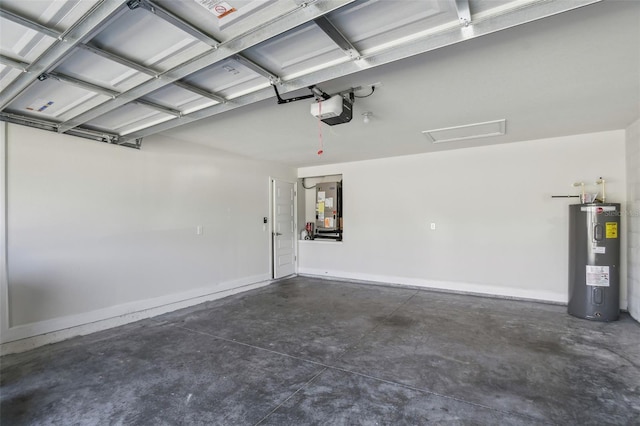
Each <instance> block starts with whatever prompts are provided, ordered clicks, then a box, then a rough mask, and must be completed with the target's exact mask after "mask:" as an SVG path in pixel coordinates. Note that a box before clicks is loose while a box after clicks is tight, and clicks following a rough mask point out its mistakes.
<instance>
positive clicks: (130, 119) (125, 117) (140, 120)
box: [85, 102, 176, 136]
mask: <svg viewBox="0 0 640 426" xmlns="http://www.w3.org/2000/svg"><path fill="white" fill-rule="evenodd" d="M174 118H176V117H175V116H174V115H171V114H167V113H163V112H160V111H158V110H156V109H153V108H151V107H148V106H145V105H140V104H138V103H135V102H131V103H129V104H126V105H124V106H121V107H119V108H116V109H114V110H113V111H110V112H108V113H106V114H104V115H101V116H100V117H98V118H96V119H94V120H92V121H90V122H88V123H86V126H85V127H87V128H90V129H95V130H99V131H103V132H112V133H113V132H115V133H117V134H119V135H120V136H124V135H127V134H129V133H132V132H135V131H138V130H140V129H143V128H145V127H149V126H153V125H156V124H160V123H163V122H165V121H168V120H171V119H174Z"/></svg>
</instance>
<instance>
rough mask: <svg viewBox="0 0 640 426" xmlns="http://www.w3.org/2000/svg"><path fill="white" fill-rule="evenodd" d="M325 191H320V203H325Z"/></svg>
mask: <svg viewBox="0 0 640 426" xmlns="http://www.w3.org/2000/svg"><path fill="white" fill-rule="evenodd" d="M324 197H325V195H324V191H318V202H321V201H324Z"/></svg>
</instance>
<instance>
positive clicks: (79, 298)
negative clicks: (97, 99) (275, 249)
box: [7, 125, 296, 337]
mask: <svg viewBox="0 0 640 426" xmlns="http://www.w3.org/2000/svg"><path fill="white" fill-rule="evenodd" d="M8 127H9V129H8V147H7V148H8V149H7V162H8V163H7V164H8V170H7V172H8V179H7V184H8V277H9V279H8V292H9V303H8V310H9V318H10V326H11V327H21V326H24V325H25V324H33V323H38V324H40V323H42V322H46V321H49V320H52V319H59V318H73V320H70V321H66V322H65V321H61V322H60V321H59V322H58V323H59V324H64V325H65V326H71V325H77V324H74V323H77V322H82V321H83V318H86V319H87V321H89V320H99V319H103V318H101V317H103V316H108V315H110V314H114V313H118V314H119V313H122V314H125V313H129V312H131V311H135V310H136V309H137V308H136V306H138V305H136V302H138V301H142V300H147V301H149V300H151V301H154V302H153V303H150V304H149V303H147V304H146V305H144V306H145V307H147V308H151V307H153V305H154V304H159V303H170V302H175V301H176V300H173V299H172V297H173V296H172V295H176V294H177V295H181V296H180V297H183V298H187V297H199V296H202V295H203V294H206V293H207V292H209V293H213V292H215V291H219V290H221V289H222V287H224V289H229V288H233V287H237V286H239V285H247V284H249V283H252V282H257V281H261V280H265V279H270V277H271V275H270V267H271V266H270V265H271V263H270V258H269V253H270V241H271V237H270V228H269V226H266V225H264V224H263V217H265V216H267V217H268V216H269V178H270V177H274V178H281V179H286V180H289V181H294V180H295V178H296V174H295V170H294V169H292V168H289V167H285V166H281V165H277V164H273V163H263V162H258V161H253V160H248V159H244V158H241V157H237V156H233V155H229V154H224V153H222V152H218V151H215V150H212V149H210V148H207V147H203V146H199V145H195V144H189V143H186V142H182V141H177V140H171V139H168V138H163V137H159V136H156V137H149V138H145V140H144V141H143V146H142V150H140V151H138V150H134V149H129V148H123V147H117V146H110V145H107V144H102V143H98V142H93V141H89V140H84V139H80V138H74V137H70V136H66V135H58V134H55V133H50V132H43V131H39V130H35V129H31V128H27V127H23V126H17V125H9V126H8ZM199 230H200V231H201V232H200V233H199ZM114 306H118V307H122V309H119V310H111V311H110V309H111V308H112V307H114ZM96 312H100V315H98V317H95V315H94V316H92V315H90V313H96ZM83 315H84V316H83ZM61 326H62V325H61ZM36 328H37V329H39V330H46V329H47V327H40V328H38V327H36ZM25 333H26V334H29V333H28V332H25ZM25 333H22V334H25ZM17 337H28V336H17Z"/></svg>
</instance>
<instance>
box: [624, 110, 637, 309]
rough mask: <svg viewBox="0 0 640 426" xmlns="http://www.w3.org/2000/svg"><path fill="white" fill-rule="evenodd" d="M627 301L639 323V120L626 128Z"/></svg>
mask: <svg viewBox="0 0 640 426" xmlns="http://www.w3.org/2000/svg"><path fill="white" fill-rule="evenodd" d="M626 135H627V144H626V158H627V200H628V207H627V211H628V213H629V214H628V225H627V226H628V228H629V232H628V256H629V267H628V279H627V282H628V286H629V292H628V299H629V302H628V303H629V313H630V314H631V316H633V318H635V319H636V320H638V321H640V119H639V120H637V121H636V122H635V123H633V124H632V125H631V126H629V127H628V128H627V132H626Z"/></svg>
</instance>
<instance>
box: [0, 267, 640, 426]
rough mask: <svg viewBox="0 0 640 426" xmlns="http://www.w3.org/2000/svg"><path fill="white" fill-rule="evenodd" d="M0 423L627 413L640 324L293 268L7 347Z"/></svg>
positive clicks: (294, 421) (582, 418) (634, 401)
mask: <svg viewBox="0 0 640 426" xmlns="http://www.w3.org/2000/svg"><path fill="white" fill-rule="evenodd" d="M1 361H2V366H1V386H2V387H1V406H0V409H1V412H0V423H1V424H2V425H23V424H43V425H47V424H64V425H70V424H136V425H138V424H148V425H164V424H167V425H169V424H170V425H177V424H183V425H187V424H206V425H212V424H221V425H229V424H242V425H256V424H261V425H303V424H326V425H352V424H370V425H376V424H385V425H400V424H415V425H417V424H420V425H422V424H442V423H446V424H488V425H497V424H510V425H520V424H527V425H529V424H562V425H570V424H571V425H587V424H594V425H595V424H598V425H601V424H619V425H632V424H633V425H638V424H640V325H639V324H638V323H636V322H635V321H633V320H632V319H631V318H629V316H628V315H623V316H622V317H621V320H620V321H618V322H613V323H595V322H589V321H585V320H580V319H577V318H573V317H570V316H569V315H567V314H566V308H565V307H562V306H554V305H545V304H537V303H528V302H517V301H509V300H500V299H488V298H480V297H473V296H463V295H453V294H445V293H435V292H429V291H421V290H414V289H407V288H398V287H385V286H371V285H362V284H354V283H345V282H337V281H326V280H315V279H309V278H301V277H297V278H293V279H290V280H287V281H282V282H280V283H277V284H274V285H271V286H269V287H265V288H262V289H259V290H255V291H250V292H247V293H244V294H240V295H236V296H232V297H228V298H226V299H221V300H217V301H214V302H208V303H205V304H202V305H198V306H195V307H192V308H188V309H184V310H181V311H176V312H173V313H170V314H166V315H162V316H159V317H156V318H153V319H150V320H144V321H140V322H138V323H135V324H131V325H127V326H123V327H119V328H116V329H111V330H108V331H104V332H100V333H96V334H92V335H90V336H84V337H78V338H74V339H71V340H68V341H65V342H62V343H58V344H54V345H49V346H46V347H42V348H39V349H35V350H32V351H30V352H26V353H22V354H16V355H8V356H5V357H3V358H2V360H1Z"/></svg>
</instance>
